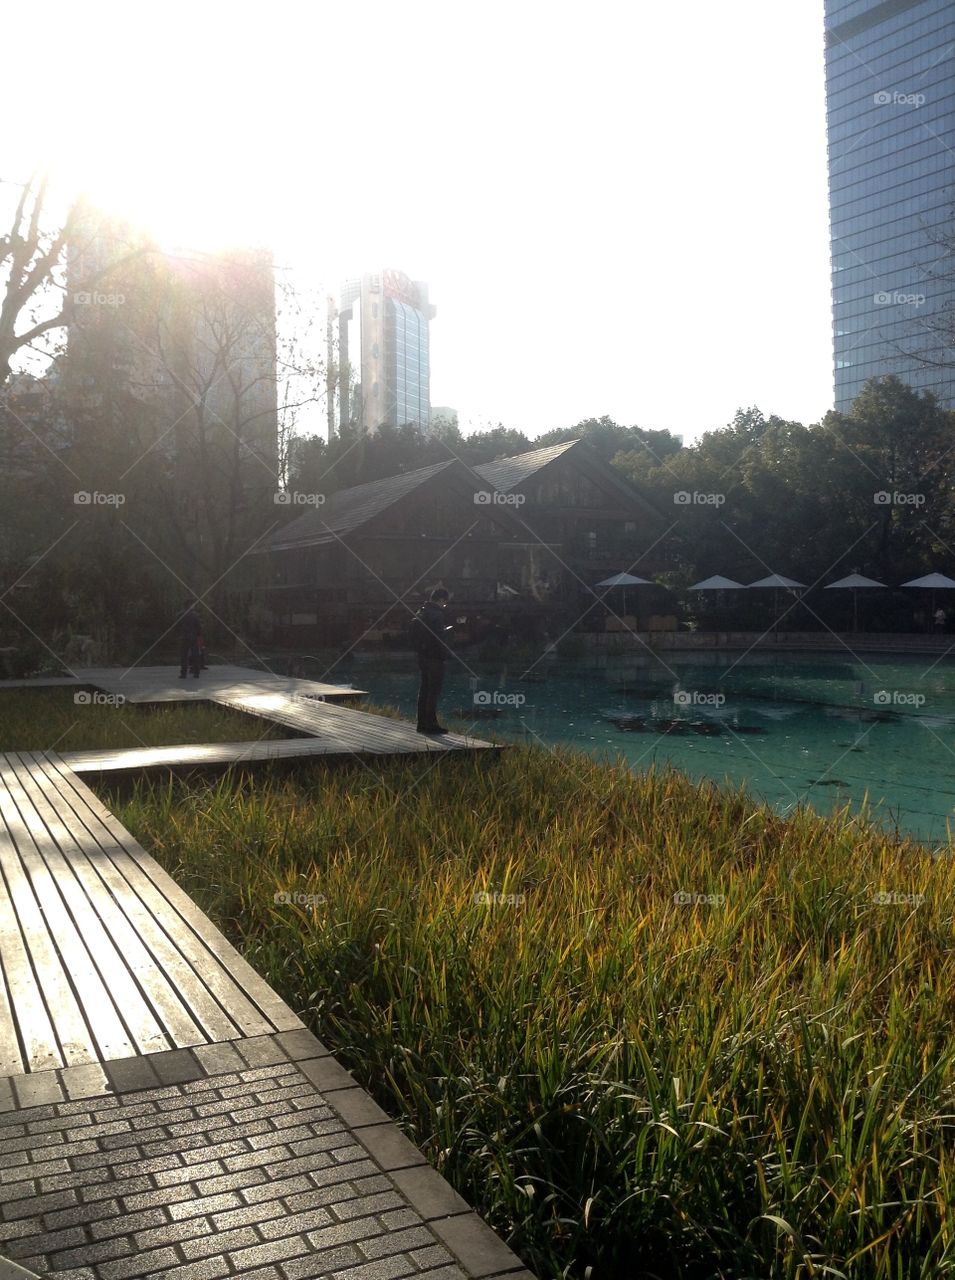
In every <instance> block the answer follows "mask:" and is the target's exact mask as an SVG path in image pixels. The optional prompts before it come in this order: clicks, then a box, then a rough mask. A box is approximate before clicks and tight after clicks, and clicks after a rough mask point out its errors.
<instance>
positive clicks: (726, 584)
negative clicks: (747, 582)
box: [687, 573, 743, 591]
mask: <svg viewBox="0 0 955 1280" xmlns="http://www.w3.org/2000/svg"><path fill="white" fill-rule="evenodd" d="M742 587H743V584H742V583H741V582H734V581H733V579H732V578H724V577H723V575H722V574H720V573H714V574H713V576H712V578H704V579H703V581H702V582H694V583H693V586H692V587H687V591H735V590H736V589H737V588H739V589H742Z"/></svg>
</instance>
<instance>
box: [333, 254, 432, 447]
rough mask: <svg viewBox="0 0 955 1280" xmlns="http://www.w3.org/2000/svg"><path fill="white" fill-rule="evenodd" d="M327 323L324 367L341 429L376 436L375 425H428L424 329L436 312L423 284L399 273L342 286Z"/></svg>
mask: <svg viewBox="0 0 955 1280" xmlns="http://www.w3.org/2000/svg"><path fill="white" fill-rule="evenodd" d="M330 305H331V306H332V307H333V309H334V310H333V320H332V323H331V324H330V325H329V348H330V349H329V353H328V360H329V366H330V367H334V369H335V370H336V373H337V380H336V385H335V387H334V392H335V394H336V396H337V413H335V412H333V413H332V414H331V416H330V420H332V419H334V420H335V422H336V423H337V426H338V428H339V430H342V429H344V430H348V429H351V430H358V431H364V432H371V433H373V432H375V431H377V430H378V429H379V428H380V427H381V426H391V427H400V426H404V425H405V424H406V423H414V424H415V425H417V426H419V427H421V429H422V430H424V431H427V430H428V429H429V427H430V423H431V351H430V334H429V323H430V321H431V319H432V318H433V317H434V315H435V308H434V307H433V306H432V305H431V304H430V302H429V300H428V286H427V285H426V284H425V283H424V282H423V281H421V280H411V279H409V277H408V276H406V275H405V274H404V273H403V272H401V271H391V270H385V271H378V272H371V273H368V274H366V275H363V276H362V277H361V278H360V279H354V280H349V281H347V282H346V283H345V284H344V285H343V286H342V292H341V298H340V300H339V302H338V305H337V307H335V304H334V303H332V304H330Z"/></svg>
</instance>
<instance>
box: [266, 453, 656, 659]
mask: <svg viewBox="0 0 955 1280" xmlns="http://www.w3.org/2000/svg"><path fill="white" fill-rule="evenodd" d="M298 498H299V499H302V500H303V501H305V502H309V501H310V502H311V505H308V506H307V509H306V510H305V511H304V512H303V513H302V514H301V515H299V516H297V517H296V518H294V519H293V520H291V521H290V522H289V523H288V524H286V525H284V526H282V527H281V528H280V529H278V530H276V532H275V533H274V534H273V535H272V538H271V541H270V545H269V552H270V562H271V572H270V583H269V604H270V607H271V611H272V617H273V620H274V624H275V638H276V639H277V640H281V641H282V642H284V643H288V644H292V645H301V644H305V643H309V642H313V641H314V642H315V643H323V642H325V643H327V642H337V641H342V640H347V641H351V640H354V639H357V638H358V637H360V636H365V637H366V638H370V639H372V640H375V639H380V638H381V637H382V636H385V637H389V636H390V637H394V638H396V639H397V638H400V637H402V636H403V635H404V633H405V630H406V627H407V622H408V619H409V617H410V614H411V612H413V611H414V610H415V609H416V608H417V607H418V605H419V604H420V603H421V601H422V600H423V599H424V598H425V596H426V594H427V592H428V591H430V589H431V588H432V587H433V586H435V585H437V584H441V585H442V586H445V587H447V588H448V590H449V591H451V593H452V599H453V608H454V612H455V614H456V615H464V616H467V617H468V618H469V624H468V625H469V627H470V628H471V629H472V634H475V633H476V634H477V635H478V636H479V635H480V634H481V632H482V630H484V631H487V630H488V629H493V628H495V627H496V628H503V629H505V630H509V631H514V630H516V631H518V632H520V633H524V634H527V635H536V636H541V635H543V634H544V633H547V632H549V633H551V634H554V633H555V632H556V631H557V629H560V630H565V629H567V628H568V627H572V626H574V625H575V624H576V623H577V622H578V621H579V620H581V619H583V618H585V617H586V616H587V614H588V612H590V611H591V610H592V609H593V608H594V606H595V604H596V601H595V597H594V595H593V592H592V588H593V587H594V585H595V584H596V583H597V582H598V581H600V580H601V579H602V578H605V577H607V576H608V575H609V574H611V573H615V572H619V571H621V570H627V571H629V572H632V573H635V574H639V575H641V576H650V575H651V573H652V572H653V571H654V570H656V569H658V568H659V567H661V565H662V560H661V558H660V555H659V552H657V553H656V558H655V559H654V558H653V556H654V551H653V550H652V548H653V547H654V544H655V543H656V544H659V539H660V537H661V534H662V532H663V530H664V528H665V522H664V520H663V517H662V515H661V514H660V513H659V512H658V511H657V510H656V509H655V508H654V507H652V506H651V504H650V503H649V502H648V501H647V500H646V499H644V498H643V497H642V496H641V495H639V494H638V493H637V492H636V491H635V490H634V489H633V488H632V487H631V486H630V485H628V484H627V482H626V481H625V480H624V479H623V478H622V477H621V476H619V475H618V473H617V472H616V471H615V470H614V469H613V468H612V467H610V466H608V465H607V464H606V463H604V462H603V461H602V459H600V458H599V456H598V455H596V454H595V453H594V452H593V451H592V450H590V449H589V448H588V447H587V446H586V445H584V444H583V443H582V442H581V441H571V442H569V443H568V444H563V445H557V446H554V447H553V448H549V449H535V450H532V451H531V452H529V453H525V454H521V455H519V456H518V457H514V458H504V459H501V460H500V461H497V462H491V463H487V464H485V465H483V466H479V467H477V468H474V469H472V468H470V467H468V466H466V465H465V464H464V463H463V462H461V461H459V460H457V459H452V460H450V461H448V462H443V463H438V464H436V465H434V466H430V467H422V468H420V469H418V470H416V471H411V472H407V473H405V474H404V475H398V476H392V477H389V478H388V479H385V480H376V481H372V482H371V483H369V484H363V485H358V486H356V487H355V488H351V489H344V490H341V491H339V492H338V493H333V494H331V495H329V496H328V498H327V500H325V501H321V500H320V499H321V495H298ZM641 590H642V589H641ZM648 590H650V589H649V588H648Z"/></svg>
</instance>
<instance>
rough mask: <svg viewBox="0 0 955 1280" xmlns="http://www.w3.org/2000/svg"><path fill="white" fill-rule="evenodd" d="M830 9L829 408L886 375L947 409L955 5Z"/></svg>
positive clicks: (953, 290)
mask: <svg viewBox="0 0 955 1280" xmlns="http://www.w3.org/2000/svg"><path fill="white" fill-rule="evenodd" d="M825 15H826V18H825V20H826V98H827V110H828V133H829V200H830V218H831V233H832V302H833V308H832V309H833V334H834V343H833V347H834V357H835V389H836V408H838V409H841V410H845V409H847V408H848V407H849V405H850V404H851V402H852V401H853V400H854V399H855V397H856V396H857V395H858V394H859V392H860V391H861V390H862V387H863V385H864V383H865V382H866V380H867V379H868V378H871V377H874V376H877V375H882V374H889V373H893V374H896V375H897V376H898V377H900V378H901V379H902V380H903V381H904V382H907V383H908V384H909V385H910V386H913V387H916V388H918V389H922V390H930V391H934V392H935V393H936V394H937V395H938V396H939V398H940V399H941V401H942V402H943V404H945V405H946V406H948V407H950V408H955V349H953V346H952V338H953V337H955V218H953V206H955V3H953V0H825ZM940 237H942V239H943V240H944V239H946V238H947V241H948V242H947V243H942V242H940V239H939V238H940ZM946 315H949V316H951V326H950V327H951V328H952V330H953V332H952V334H951V336H950V337H949V339H948V343H947V350H946V343H945V338H944V335H942V334H940V333H939V329H945V328H946V327H949V326H947V325H946V321H945V316H946ZM933 362H934V363H933ZM939 363H941V366H942V367H939Z"/></svg>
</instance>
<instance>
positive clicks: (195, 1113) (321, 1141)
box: [0, 1031, 533, 1280]
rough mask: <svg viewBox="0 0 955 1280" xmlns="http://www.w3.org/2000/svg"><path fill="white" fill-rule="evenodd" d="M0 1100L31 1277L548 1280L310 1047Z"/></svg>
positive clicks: (27, 1089) (238, 1047)
mask: <svg viewBox="0 0 955 1280" xmlns="http://www.w3.org/2000/svg"><path fill="white" fill-rule="evenodd" d="M0 1085H2V1086H3V1087H2V1090H0V1108H2V1111H0V1254H4V1255H6V1257H7V1258H9V1259H12V1260H14V1261H15V1262H16V1263H18V1264H19V1265H20V1266H22V1267H25V1268H28V1269H30V1270H31V1271H34V1272H38V1273H40V1274H48V1275H55V1276H57V1277H58V1278H59V1280H126V1278H127V1277H152V1278H153V1280H159V1278H160V1277H167V1278H169V1280H180V1277H181V1280H217V1278H218V1277H226V1276H242V1277H247V1278H249V1280H251V1278H252V1277H254V1278H255V1280H309V1278H311V1277H334V1278H335V1280H400V1278H401V1277H417V1276H421V1277H423V1280H470V1278H472V1277H473V1278H474V1280H477V1278H481V1280H533V1277H531V1275H530V1273H529V1272H528V1271H526V1270H524V1269H523V1267H522V1265H521V1263H520V1261H519V1259H518V1258H517V1257H516V1256H515V1255H514V1254H513V1253H511V1251H510V1250H509V1249H507V1248H506V1246H505V1245H504V1244H503V1243H502V1241H501V1240H500V1239H499V1238H498V1237H497V1236H496V1235H495V1234H494V1233H493V1232H492V1231H491V1230H490V1229H489V1228H488V1227H487V1226H486V1225H485V1224H484V1223H483V1222H482V1221H481V1219H480V1218H479V1217H478V1216H477V1215H476V1214H474V1213H473V1212H472V1211H471V1210H470V1209H469V1207H468V1205H467V1204H466V1203H465V1201H464V1200H462V1199H461V1197H460V1196H458V1195H457V1194H456V1193H455V1192H454V1191H453V1190H452V1189H451V1188H450V1187H449V1186H448V1184H447V1183H446V1182H445V1181H444V1180H443V1179H442V1178H441V1177H440V1176H439V1175H438V1174H437V1173H435V1171H434V1170H433V1169H432V1168H431V1167H430V1166H429V1165H428V1164H427V1163H426V1162H425V1160H424V1159H423V1157H422V1156H421V1154H420V1152H419V1151H417V1149H416V1148H415V1147H413V1146H412V1145H411V1143H410V1142H408V1141H407V1140H406V1139H405V1138H404V1137H403V1136H402V1135H401V1134H400V1133H399V1131H398V1130H397V1128H396V1127H395V1126H394V1124H393V1123H392V1122H391V1121H390V1120H389V1119H388V1117H387V1116H386V1115H385V1113H384V1112H383V1111H381V1110H380V1109H379V1108H378V1107H377V1106H376V1105H375V1103H374V1102H373V1101H372V1100H371V1098H370V1097H369V1096H368V1095H367V1094H366V1093H365V1092H364V1091H363V1090H362V1089H360V1088H359V1087H358V1086H357V1085H356V1084H355V1081H354V1080H353V1078H352V1077H351V1076H350V1075H349V1074H348V1073H347V1072H346V1071H345V1070H344V1069H343V1068H342V1067H341V1066H340V1065H339V1064H338V1063H337V1062H336V1061H335V1060H334V1058H332V1057H331V1056H330V1055H329V1054H328V1052H327V1050H326V1049H325V1048H324V1047H323V1046H322V1045H321V1044H320V1042H319V1041H318V1040H316V1039H315V1038H314V1037H313V1036H311V1035H310V1034H309V1033H308V1032H305V1031H292V1032H284V1033H281V1034H278V1035H271V1036H257V1037H255V1038H253V1039H247V1040H237V1041H232V1042H229V1043H223V1044H216V1045H207V1046H202V1047H200V1048H197V1049H194V1050H186V1049H180V1050H173V1051H170V1052H166V1053H157V1054H150V1055H145V1056H140V1057H136V1058H128V1059H121V1060H119V1061H114V1062H108V1063H104V1064H103V1065H102V1066H98V1065H95V1064H94V1065H92V1066H89V1065H86V1066H79V1067H67V1068H64V1069H62V1070H59V1071H44V1072H37V1073H33V1074H32V1075H23V1076H15V1077H12V1078H10V1079H9V1080H3V1081H0ZM2 1274H3V1272H2V1266H0V1275H2ZM11 1274H13V1273H12V1272H11Z"/></svg>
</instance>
